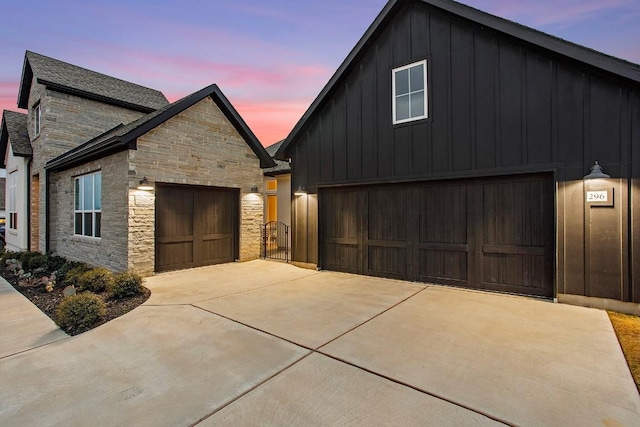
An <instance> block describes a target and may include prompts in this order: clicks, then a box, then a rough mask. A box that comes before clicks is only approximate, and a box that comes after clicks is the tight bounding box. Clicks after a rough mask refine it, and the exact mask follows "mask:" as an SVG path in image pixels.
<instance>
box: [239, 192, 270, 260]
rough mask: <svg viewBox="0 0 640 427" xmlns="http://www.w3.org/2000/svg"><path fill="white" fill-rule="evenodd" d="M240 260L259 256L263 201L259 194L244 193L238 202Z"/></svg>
mask: <svg viewBox="0 0 640 427" xmlns="http://www.w3.org/2000/svg"><path fill="white" fill-rule="evenodd" d="M240 210H241V212H242V214H241V215H240V260H241V261H248V260H251V259H256V258H258V257H259V256H260V245H261V244H262V225H263V224H264V202H263V199H262V196H261V195H260V194H245V195H243V196H242V203H241V204H240Z"/></svg>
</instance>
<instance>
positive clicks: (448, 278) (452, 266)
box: [419, 249, 468, 286]
mask: <svg viewBox="0 0 640 427" xmlns="http://www.w3.org/2000/svg"><path fill="white" fill-rule="evenodd" d="M419 266H420V269H419V272H420V274H419V280H421V281H424V282H431V281H434V282H437V283H446V284H454V285H459V286H466V285H467V270H468V266H467V252H466V251H447V250H442V249H437V250H436V249H421V250H420V261H419Z"/></svg>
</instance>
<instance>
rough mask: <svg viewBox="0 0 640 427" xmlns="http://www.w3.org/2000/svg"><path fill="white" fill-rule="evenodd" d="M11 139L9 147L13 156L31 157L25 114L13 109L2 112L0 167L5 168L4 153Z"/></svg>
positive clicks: (31, 151)
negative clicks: (0, 157)
mask: <svg viewBox="0 0 640 427" xmlns="http://www.w3.org/2000/svg"><path fill="white" fill-rule="evenodd" d="M9 141H11V149H12V152H13V155H14V156H18V157H31V156H32V155H33V150H32V148H31V142H29V132H27V115H26V114H22V113H16V112H15V111H8V110H4V111H3V112H2V125H1V126H0V153H1V154H2V160H0V167H1V168H5V167H6V164H5V158H6V156H5V154H6V152H7V147H8V145H9Z"/></svg>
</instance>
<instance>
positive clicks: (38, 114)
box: [33, 104, 42, 136]
mask: <svg viewBox="0 0 640 427" xmlns="http://www.w3.org/2000/svg"><path fill="white" fill-rule="evenodd" d="M41 119H42V110H41V109H40V104H38V105H36V106H35V107H34V109H33V130H34V131H35V133H36V136H38V135H40V121H41Z"/></svg>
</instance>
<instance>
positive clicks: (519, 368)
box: [0, 261, 640, 426]
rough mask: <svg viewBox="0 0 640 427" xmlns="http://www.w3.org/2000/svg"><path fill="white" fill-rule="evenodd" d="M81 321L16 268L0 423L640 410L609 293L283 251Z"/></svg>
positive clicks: (312, 421)
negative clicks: (584, 298)
mask: <svg viewBox="0 0 640 427" xmlns="http://www.w3.org/2000/svg"><path fill="white" fill-rule="evenodd" d="M146 285H147V286H148V287H149V288H150V289H151V290H152V296H151V298H150V299H149V301H147V303H145V304H144V305H143V306H141V307H139V308H137V309H136V310H134V311H132V312H131V313H128V314H127V315H125V316H123V317H120V318H118V319H116V320H113V321H111V322H109V323H108V324H106V325H103V326H101V327H99V328H96V329H94V330H92V331H90V332H87V333H85V334H81V335H79V336H75V337H68V336H66V335H65V334H64V333H62V332H61V331H59V330H57V329H56V328H55V327H52V324H51V323H50V322H49V321H48V320H47V318H46V317H44V315H42V314H41V313H40V312H39V311H38V310H35V312H34V311H32V310H31V309H32V306H30V303H29V302H28V301H26V300H24V299H23V298H22V297H21V296H20V295H19V294H16V293H15V291H12V290H10V289H6V287H4V288H3V287H2V284H0V331H2V332H1V335H0V336H1V338H0V379H1V380H0V425H3V426H4V425H6V426H14V425H16V426H27V425H28V426H37V425H43V426H44V425H46V426H49V425H65V426H73V425H77V426H85V425H101V426H103V425H104V426H106V425H114V426H116V425H118V426H119V425H130V426H133V425H142V426H162V425H166V426H189V425H198V426H214V425H215V426H218V425H234V426H236V425H279V426H283V425H304V426H309V425H363V426H365V425H366V426H369V425H403V426H404V425H420V426H424V425H437V426H441V425H447V426H449V425H464V426H466V425H523V426H524V425H530V426H538V425H559V426H560V425H561V426H570V425H575V426H588V425H594V426H624V425H626V426H637V425H640V397H639V395H638V392H637V390H636V388H635V385H634V383H633V380H632V378H631V375H630V373H629V370H628V368H627V366H626V364H625V361H624V357H623V355H622V352H621V350H620V347H619V345H618V342H617V340H616V338H615V335H614V332H613V330H612V327H611V324H610V323H609V320H608V318H607V315H606V313H605V312H603V311H599V310H594V309H586V308H580V307H573V306H568V305H559V304H553V303H550V302H545V301H540V300H534V299H529V298H522V297H514V296H507V295H497V294H489V293H479V292H473V291H465V290H459V289H452V288H447V287H440V286H428V285H424V284H416V283H409V282H401V281H394V280H384V279H376V278H370V277H363V276H355V275H348V274H341V273H331V272H316V271H310V270H303V269H299V268H296V267H294V266H291V265H286V264H280V263H275V262H268V261H252V262H248V263H242V264H226V265H219V266H214V267H207V268H200V269H194V270H191V271H185V272H176V273H167V274H162V275H158V276H156V277H153V278H149V279H147V283H146Z"/></svg>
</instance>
